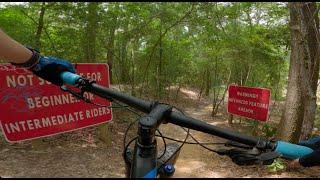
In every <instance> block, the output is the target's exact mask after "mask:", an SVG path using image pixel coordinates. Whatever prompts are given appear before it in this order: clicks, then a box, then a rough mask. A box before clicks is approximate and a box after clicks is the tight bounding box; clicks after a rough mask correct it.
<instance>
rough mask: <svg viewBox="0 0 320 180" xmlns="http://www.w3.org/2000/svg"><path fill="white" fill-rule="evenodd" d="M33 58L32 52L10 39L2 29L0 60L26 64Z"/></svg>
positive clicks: (0, 34) (0, 32)
mask: <svg viewBox="0 0 320 180" xmlns="http://www.w3.org/2000/svg"><path fill="white" fill-rule="evenodd" d="M31 57H32V52H31V51H30V50H29V49H27V48H26V47H24V46H23V45H21V44H20V43H18V42H17V41H15V40H14V39H12V38H10V37H9V36H8V35H7V34H5V33H4V32H3V31H2V30H1V29H0V59H1V60H4V61H6V62H13V63H24V62H26V61H28V60H29V59H30V58H31Z"/></svg>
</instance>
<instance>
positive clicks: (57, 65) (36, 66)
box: [11, 48, 76, 86]
mask: <svg viewBox="0 0 320 180" xmlns="http://www.w3.org/2000/svg"><path fill="white" fill-rule="evenodd" d="M28 49H29V50H31V51H32V53H33V55H32V57H31V58H30V59H29V60H28V61H27V62H25V63H22V64H17V63H11V64H13V65H15V66H18V67H24V68H28V69H29V70H31V71H32V72H33V73H34V74H35V75H37V76H39V77H41V78H42V79H45V80H47V81H49V82H51V83H53V84H55V85H57V86H62V85H63V80H62V79H61V77H60V74H61V73H62V72H64V71H69V72H72V73H76V70H75V69H74V67H73V66H72V64H71V63H70V62H68V61H65V60H62V59H58V58H55V57H45V56H41V55H40V54H39V52H37V51H36V50H34V49H31V48H28Z"/></svg>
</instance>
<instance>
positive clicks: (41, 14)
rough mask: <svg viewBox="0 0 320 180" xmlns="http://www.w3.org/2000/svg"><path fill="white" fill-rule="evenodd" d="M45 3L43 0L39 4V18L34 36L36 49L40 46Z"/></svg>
mask: <svg viewBox="0 0 320 180" xmlns="http://www.w3.org/2000/svg"><path fill="white" fill-rule="evenodd" d="M45 5H46V3H45V2H43V3H42V5H41V9H40V15H39V20H38V28H37V32H36V37H35V48H36V49H38V50H39V51H40V48H41V34H42V30H43V24H44V23H43V19H44V13H45V11H46V6H45Z"/></svg>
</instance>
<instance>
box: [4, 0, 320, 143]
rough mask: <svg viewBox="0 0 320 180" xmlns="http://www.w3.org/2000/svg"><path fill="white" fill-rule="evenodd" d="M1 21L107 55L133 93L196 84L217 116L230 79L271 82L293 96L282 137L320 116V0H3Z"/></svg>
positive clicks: (278, 96) (32, 36) (28, 38)
mask: <svg viewBox="0 0 320 180" xmlns="http://www.w3.org/2000/svg"><path fill="white" fill-rule="evenodd" d="M0 25H1V27H0V28H1V29H2V30H3V31H5V32H6V33H7V34H8V35H10V36H11V37H12V38H14V39H15V40H17V41H18V42H20V43H22V44H24V45H26V46H31V47H34V48H37V49H38V50H39V51H40V52H41V53H42V54H43V55H47V56H55V57H59V58H63V59H66V60H69V61H71V62H74V63H84V62H86V63H108V65H109V68H110V79H111V83H112V84H122V85H127V87H129V92H130V93H131V94H132V95H134V96H138V97H141V96H142V95H144V96H145V95H148V98H150V99H154V100H168V99H175V98H176V97H177V94H176V93H170V92H171V91H167V90H168V89H170V88H175V89H177V92H179V89H180V88H182V87H189V88H194V89H196V90H198V92H199V97H204V98H207V99H210V101H212V116H215V115H216V114H217V112H218V109H219V108H225V107H223V104H224V102H225V101H226V100H225V99H226V95H227V88H228V85H229V84H231V83H235V84H238V85H243V86H253V87H264V88H269V89H270V90H271V93H272V97H271V99H272V100H273V101H276V102H281V101H285V108H284V110H283V113H282V118H281V121H280V124H279V128H277V134H278V136H279V138H282V139H284V140H288V141H291V142H297V141H298V140H299V139H306V138H309V137H310V136H311V133H312V129H313V128H314V127H315V126H317V118H316V117H317V116H316V115H317V109H318V108H317V104H316V100H317V94H316V92H317V87H318V78H319V3H315V2H309V3H308V2H302V3H298V2H295V3H285V2H265V3H261V2H208V3H204V2H201V3H196V2H195V3H183V2H179V3H178V2H163V3H160V2H145V3H136V2H135V3H133V2H110V3H109V2H91V3H86V2H79V3H75V2H26V3H20V4H10V3H0ZM273 101H272V102H273ZM319 121H320V120H319Z"/></svg>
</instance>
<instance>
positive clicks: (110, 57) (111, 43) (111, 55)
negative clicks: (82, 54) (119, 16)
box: [107, 18, 116, 84]
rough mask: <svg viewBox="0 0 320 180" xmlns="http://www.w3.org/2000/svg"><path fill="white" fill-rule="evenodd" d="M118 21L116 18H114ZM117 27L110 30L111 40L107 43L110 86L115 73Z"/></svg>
mask: <svg viewBox="0 0 320 180" xmlns="http://www.w3.org/2000/svg"><path fill="white" fill-rule="evenodd" d="M113 19H114V21H116V18H113ZM115 30H116V26H111V28H110V30H109V39H108V42H107V63H108V66H109V79H110V84H112V83H113V80H112V71H113V69H112V68H113V59H114V37H115Z"/></svg>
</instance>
